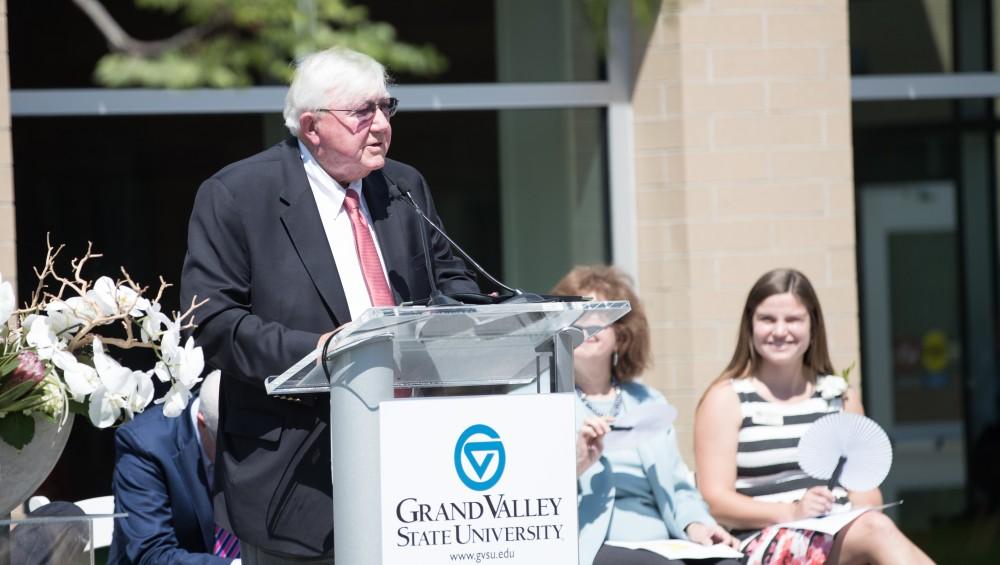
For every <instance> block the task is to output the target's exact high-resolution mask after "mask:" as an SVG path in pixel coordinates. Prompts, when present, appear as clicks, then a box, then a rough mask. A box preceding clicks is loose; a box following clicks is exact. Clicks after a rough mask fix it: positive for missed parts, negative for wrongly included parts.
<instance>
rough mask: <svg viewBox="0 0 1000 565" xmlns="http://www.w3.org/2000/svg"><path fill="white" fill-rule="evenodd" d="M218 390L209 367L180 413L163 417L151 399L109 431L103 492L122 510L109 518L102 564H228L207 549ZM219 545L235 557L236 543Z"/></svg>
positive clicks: (212, 532)
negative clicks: (109, 460) (107, 483)
mask: <svg viewBox="0 0 1000 565" xmlns="http://www.w3.org/2000/svg"><path fill="white" fill-rule="evenodd" d="M218 396H219V374H218V372H213V373H212V374H210V375H209V376H208V377H206V378H205V380H204V381H203V382H202V384H201V393H200V394H199V396H198V397H197V398H195V399H194V400H193V401H191V402H190V403H189V404H188V406H187V408H186V409H185V410H184V412H183V413H182V414H181V415H180V416H178V417H176V418H168V417H166V416H164V415H163V405H157V406H154V407H153V408H150V409H149V410H146V411H145V412H144V413H142V414H140V415H139V416H138V417H136V419H135V420H132V421H131V422H129V423H127V424H125V425H124V426H122V427H120V428H118V431H117V432H115V471H114V475H113V476H112V481H111V491H112V493H113V494H114V495H115V512H127V513H128V517H126V518H118V519H116V520H115V530H114V535H113V538H112V542H111V551H110V554H109V556H108V562H109V563H112V564H131V563H135V564H142V565H154V564H163V565H169V564H187V565H224V564H229V563H232V562H233V561H232V559H229V558H223V557H218V556H216V555H215V554H214V551H215V549H216V548H215V545H216V544H215V541H216V529H215V528H216V519H215V516H214V513H213V510H212V498H211V492H212V490H211V476H212V472H211V470H212V465H213V461H214V460H215V436H216V429H217V427H218ZM226 549H227V550H229V551H228V552H226V554H227V555H229V556H231V557H236V556H238V548H236V547H232V545H230V546H228V547H227V548H226ZM233 550H235V552H233ZM236 561H237V562H239V560H238V559H237V560H236Z"/></svg>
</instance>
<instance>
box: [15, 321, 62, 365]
mask: <svg viewBox="0 0 1000 565" xmlns="http://www.w3.org/2000/svg"><path fill="white" fill-rule="evenodd" d="M24 325H25V326H26V327H27V328H28V335H27V336H25V340H26V341H27V342H28V345H30V346H31V347H33V348H34V349H35V352H36V353H37V354H38V357H39V358H41V359H46V360H48V359H51V358H52V356H53V355H54V354H55V353H56V352H57V351H61V350H63V349H65V348H66V344H65V343H64V342H63V341H62V340H60V339H59V338H58V337H57V336H56V334H55V332H54V331H52V325H51V320H49V317H48V316H45V315H42V314H32V315H30V316H28V317H27V318H26V319H25V321H24Z"/></svg>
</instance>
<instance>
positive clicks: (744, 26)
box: [680, 14, 764, 46]
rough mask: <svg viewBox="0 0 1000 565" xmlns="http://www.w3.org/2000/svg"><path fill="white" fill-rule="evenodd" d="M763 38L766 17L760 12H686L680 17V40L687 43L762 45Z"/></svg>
mask: <svg viewBox="0 0 1000 565" xmlns="http://www.w3.org/2000/svg"><path fill="white" fill-rule="evenodd" d="M763 38H764V18H763V17H762V16H760V15H758V14H740V15H731V16H725V15H718V14H696V15H688V14H685V15H682V16H681V18H680V40H681V41H682V42H683V43H684V44H685V45H690V44H692V43H694V44H697V43H705V44H711V45H712V46H717V45H761V44H762V43H763Z"/></svg>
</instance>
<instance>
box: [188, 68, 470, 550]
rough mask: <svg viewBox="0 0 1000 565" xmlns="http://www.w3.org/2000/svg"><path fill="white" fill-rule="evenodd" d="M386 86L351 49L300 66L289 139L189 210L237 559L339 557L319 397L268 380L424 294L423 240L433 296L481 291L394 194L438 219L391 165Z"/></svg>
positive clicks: (239, 165) (203, 193) (202, 193)
mask: <svg viewBox="0 0 1000 565" xmlns="http://www.w3.org/2000/svg"><path fill="white" fill-rule="evenodd" d="M387 82H388V80H387V77H386V73H385V69H384V68H383V67H382V65H381V64H379V63H378V62H377V61H375V60H373V59H372V58H370V57H368V56H366V55H363V54H361V53H357V52H354V51H350V50H348V49H341V48H333V49H329V50H326V51H322V52H319V53H314V54H312V55H308V56H306V57H304V58H303V59H301V60H300V61H299V63H298V66H297V69H296V73H295V78H294V79H293V81H292V85H291V87H290V88H289V91H288V95H287V98H286V100H285V109H284V117H285V126H286V127H287V128H288V130H289V131H290V132H291V133H292V137H290V138H288V139H287V140H285V141H283V142H281V143H279V144H278V145H276V146H274V147H271V148H270V149H267V150H265V151H263V152H261V153H258V154H257V155H254V156H252V157H249V158H247V159H245V160H242V161H239V162H236V163H233V164H231V165H229V166H227V167H225V168H223V169H222V170H221V171H219V172H218V173H216V174H215V175H213V176H212V177H211V178H209V179H208V180H206V181H205V182H204V183H203V184H202V185H201V188H200V189H199V190H198V195H197V197H196V199H195V203H194V209H193V211H192V214H191V221H190V225H189V227H188V251H187V256H186V258H185V261H184V271H183V275H182V280H181V295H182V302H183V303H187V302H188V301H190V300H191V299H192V298H193V297H195V296H197V297H198V298H199V299H202V298H208V299H209V301H208V302H207V303H206V304H205V305H204V306H202V307H201V308H200V309H199V310H198V315H199V316H200V319H199V320H197V322H198V328H197V330H196V331H195V338H196V339H197V340H198V343H199V344H200V345H202V346H203V347H204V350H205V353H206V355H207V362H208V364H209V365H211V366H212V367H214V368H218V369H221V370H222V389H221V430H220V433H219V437H218V456H217V460H216V465H215V470H216V471H215V475H216V480H215V487H216V491H221V492H217V494H216V496H223V497H224V502H225V507H226V509H227V511H228V514H229V524H230V525H231V526H232V529H233V531H234V533H235V534H236V535H237V536H238V537H239V538H240V541H241V544H242V557H243V561H244V562H245V563H268V564H270V563H297V564H298V563H332V562H333V517H332V513H331V508H332V501H331V481H330V430H329V402H328V399H327V398H326V397H325V396H323V395H311V396H305V397H300V399H299V400H289V399H285V398H276V397H270V396H268V395H267V394H266V392H265V390H264V378H265V377H266V376H268V375H275V374H280V373H281V372H282V371H284V370H285V369H287V368H288V367H289V366H290V365H292V364H293V363H294V362H295V361H297V360H299V359H300V358H302V357H303V356H305V355H307V354H308V353H309V352H310V351H312V350H313V349H315V348H316V346H317V343H320V342H321V340H322V338H323V336H324V335H325V334H326V333H328V332H330V331H331V330H333V329H334V328H336V327H337V326H340V325H341V324H344V323H346V322H348V321H350V320H351V319H353V318H355V317H357V316H358V315H359V314H361V313H362V312H363V311H364V310H365V309H367V308H369V307H372V306H391V305H395V304H399V303H401V302H404V301H410V300H419V299H423V298H427V297H428V296H429V295H430V293H431V283H430V281H429V277H428V273H427V272H426V271H427V269H426V267H425V259H424V254H425V248H424V246H423V245H422V243H421V239H422V238H421V235H420V231H421V230H423V231H424V237H425V238H426V240H427V242H428V243H427V249H428V250H429V253H430V255H431V257H430V263H431V266H432V270H433V271H434V272H433V273H432V276H433V277H434V280H435V284H436V286H437V287H438V288H439V289H440V290H441V291H442V292H445V293H462V292H478V287H477V285H476V283H475V281H474V278H473V276H472V274H471V273H469V272H468V270H467V268H466V266H465V264H464V263H463V262H462V261H461V260H460V259H458V258H456V257H454V256H453V255H452V253H451V251H450V249H449V247H448V245H447V243H446V242H445V240H444V239H443V238H442V237H441V236H440V235H438V234H437V233H435V232H434V231H433V230H431V229H430V228H429V227H428V226H426V225H425V224H424V223H422V220H421V219H420V218H419V217H418V216H417V215H416V213H415V212H414V211H413V210H412V208H411V207H410V206H409V205H408V203H407V202H406V201H405V200H404V199H403V197H402V195H401V190H402V191H406V190H409V191H410V193H411V194H412V196H413V198H415V199H416V201H417V203H418V204H419V205H420V207H421V208H422V209H423V210H424V211H425V213H426V214H427V215H428V216H429V217H430V218H431V219H432V220H434V221H435V222H436V223H438V224H440V220H439V219H438V218H437V213H436V211H435V207H434V203H433V201H432V200H431V196H430V192H429V190H428V188H427V183H426V182H425V181H424V178H423V176H421V174H420V173H419V172H418V171H417V170H416V169H414V168H413V167H410V166H408V165H404V164H402V163H399V162H396V161H393V160H391V159H388V158H387V157H386V153H387V152H388V151H389V144H390V142H391V141H392V125H391V124H390V122H389V120H390V118H392V116H393V114H395V112H396V108H397V101H396V99H395V98H392V97H390V96H389V92H388V88H387ZM220 140H221V141H222V142H223V143H224V142H225V137H224V136H222V137H220ZM371 503H372V504H378V503H379V501H378V500H372V501H371Z"/></svg>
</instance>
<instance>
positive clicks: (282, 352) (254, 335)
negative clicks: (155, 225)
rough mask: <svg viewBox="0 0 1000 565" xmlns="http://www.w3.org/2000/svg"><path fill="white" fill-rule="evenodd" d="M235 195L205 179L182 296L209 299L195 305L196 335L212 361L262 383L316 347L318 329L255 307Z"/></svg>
mask: <svg viewBox="0 0 1000 565" xmlns="http://www.w3.org/2000/svg"><path fill="white" fill-rule="evenodd" d="M245 230H246V226H244V224H243V219H242V217H241V216H240V213H239V211H238V209H237V207H236V204H235V201H234V195H233V194H232V192H231V191H230V190H229V188H228V187H227V186H225V185H224V184H223V183H222V182H221V181H219V180H218V179H215V178H212V179H209V180H207V181H205V183H203V184H202V186H201V188H200V189H199V190H198V195H197V197H196V198H195V203H194V209H193V211H192V212H191V221H190V225H189V227H188V252H187V256H186V257H185V259H184V270H183V274H182V275H181V281H182V282H181V300H182V303H184V304H190V302H191V300H192V299H193V298H195V297H197V299H199V300H202V299H206V298H207V299H208V302H207V303H205V304H204V305H203V306H201V307H199V308H198V309H197V310H196V311H195V321H196V323H197V324H198V327H197V328H196V329H195V334H194V335H195V339H196V340H197V341H198V344H199V345H201V346H203V347H204V350H205V351H206V352H212V357H211V358H210V359H209V360H208V361H209V364H210V365H212V366H213V367H217V368H220V369H222V370H223V372H224V373H225V374H226V375H227V376H235V377H238V378H242V379H244V380H247V381H250V382H251V383H254V384H256V385H257V386H260V387H263V378H264V376H266V375H268V374H277V373H280V372H281V371H283V370H285V369H287V368H288V365H289V364H290V363H289V361H288V359H290V358H291V359H293V360H297V359H299V358H301V357H302V356H303V355H305V354H307V353H308V352H309V351H312V350H313V349H314V348H315V347H316V343H317V342H318V341H319V337H320V334H318V333H312V332H306V331H300V330H293V329H291V328H288V327H286V326H284V325H282V324H279V323H277V322H272V321H265V320H264V319H262V318H261V317H259V316H256V315H254V314H253V312H252V300H253V297H252V296H251V288H252V287H251V276H250V274H251V263H250V262H251V257H250V253H249V250H248V248H247V241H248V237H247V233H246V231H245Z"/></svg>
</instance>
